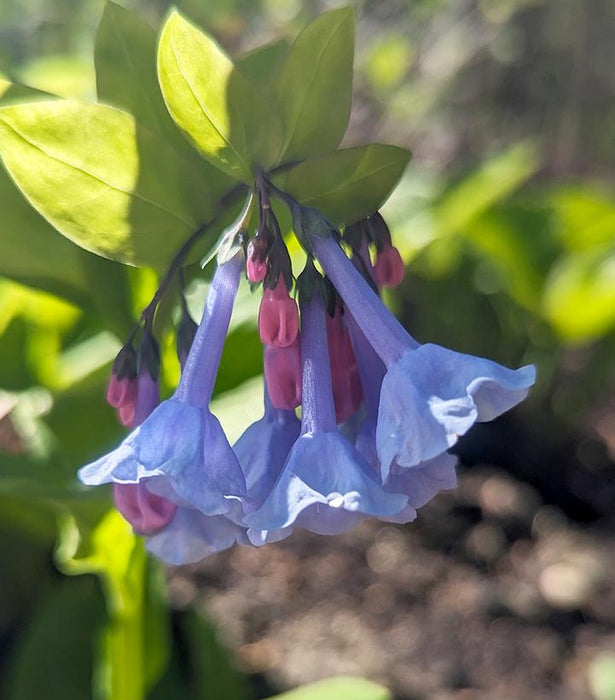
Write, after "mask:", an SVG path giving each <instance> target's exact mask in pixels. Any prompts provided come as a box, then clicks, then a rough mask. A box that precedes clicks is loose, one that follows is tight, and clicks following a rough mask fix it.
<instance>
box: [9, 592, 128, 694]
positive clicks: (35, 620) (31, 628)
mask: <svg viewBox="0 0 615 700" xmlns="http://www.w3.org/2000/svg"><path fill="white" fill-rule="evenodd" d="M103 621H104V606H103V601H102V596H101V595H100V590H99V589H98V586H97V585H96V581H95V580H94V579H82V580H80V581H68V580H63V581H62V582H61V583H60V584H59V585H58V586H57V587H56V588H55V589H54V590H53V592H52V593H51V594H50V595H49V596H48V597H47V598H46V599H45V600H44V601H41V603H40V604H39V605H38V606H37V608H35V610H34V611H33V613H32V617H31V620H30V621H29V624H28V625H27V626H26V628H25V630H24V632H23V633H22V635H21V638H20V639H19V640H18V643H17V645H16V647H15V652H14V657H13V659H12V663H11V665H12V668H11V669H10V671H9V674H8V675H9V678H8V692H7V695H6V697H7V700H37V699H39V698H41V697H45V698H47V699H48V700H83V698H90V697H91V689H92V673H93V671H94V663H93V659H94V651H95V648H94V647H95V639H96V633H97V632H98V631H99V630H100V628H101V626H102V624H103ZM118 697H119V696H118Z"/></svg>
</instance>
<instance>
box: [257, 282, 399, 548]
mask: <svg viewBox="0 0 615 700" xmlns="http://www.w3.org/2000/svg"><path fill="white" fill-rule="evenodd" d="M302 327H303V330H302V333H301V356H302V363H303V403H302V415H301V436H300V437H299V439H298V440H297V441H296V442H295V444H294V445H293V447H292V448H291V451H290V454H289V455H288V459H287V460H286V464H285V465H284V469H283V470H282V473H281V474H280V476H279V478H278V480H277V481H276V483H275V485H274V486H273V488H272V490H271V492H270V493H269V495H268V497H267V498H266V500H265V501H264V503H263V505H262V506H261V507H260V508H259V509H258V510H257V511H256V512H255V513H253V514H251V515H248V516H246V517H245V519H244V522H245V523H246V525H248V528H249V529H248V537H249V538H250V541H251V542H252V543H253V544H263V543H264V542H267V541H271V539H272V538H276V539H277V538H279V536H280V531H286V533H288V532H290V529H291V528H292V527H293V526H302V527H305V528H307V529H308V530H311V531H312V532H316V533H318V534H335V533H339V532H343V531H345V530H348V529H350V528H352V527H353V526H354V525H355V524H356V523H357V522H359V521H360V520H361V519H362V518H365V517H367V516H377V517H380V516H394V515H396V514H398V513H400V511H402V510H403V509H404V507H405V506H406V504H407V500H408V499H407V498H406V497H405V496H403V495H398V494H387V493H386V492H385V491H384V489H383V488H382V485H381V484H380V481H379V479H378V476H377V474H376V473H375V472H374V470H373V469H372V468H371V467H370V466H369V465H368V464H367V463H366V462H365V461H364V460H363V459H362V458H361V456H360V455H359V453H358V452H357V451H356V450H355V448H354V447H353V445H351V444H350V443H349V442H347V441H346V440H345V439H344V438H343V437H342V436H341V435H340V433H339V432H338V430H337V426H336V420H335V408H334V405H333V396H332V388H331V374H330V369H329V355H328V348H327V330H326V323H325V312H324V309H323V306H322V302H321V300H320V297H319V295H318V294H314V296H313V298H312V300H311V301H310V302H309V303H307V304H302Z"/></svg>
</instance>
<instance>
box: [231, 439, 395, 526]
mask: <svg viewBox="0 0 615 700" xmlns="http://www.w3.org/2000/svg"><path fill="white" fill-rule="evenodd" d="M406 503H407V498H406V497H405V496H403V495H401V494H388V493H386V492H385V491H384V489H383V488H382V486H381V485H380V483H379V482H378V480H377V476H376V475H375V472H374V471H373V469H371V468H370V467H369V465H368V464H366V463H365V462H364V460H363V459H362V458H361V456H360V455H359V454H358V452H357V451H356V450H355V449H354V447H353V446H352V445H351V444H350V443H348V442H347V441H346V440H344V438H342V437H341V435H340V434H339V433H338V432H337V431H336V432H317V433H315V434H311V433H306V434H304V435H302V436H301V437H300V438H299V439H298V440H297V442H296V443H295V444H294V446H293V448H292V450H291V452H290V455H289V457H288V460H287V462H286V465H285V467H284V470H283V472H282V474H281V475H280V478H279V479H278V481H277V482H276V484H275V486H274V487H273V490H272V491H271V493H270V495H269V497H268V498H267V500H266V501H265V502H264V503H263V505H262V506H261V508H260V509H259V510H258V511H256V512H255V513H253V514H251V515H248V516H246V518H245V519H244V522H245V523H246V525H247V526H248V528H249V531H248V536H249V537H250V538H251V539H253V537H252V531H256V532H259V531H263V530H268V531H271V530H279V529H283V528H288V527H290V526H292V525H294V524H297V525H298V524H300V523H299V518H300V516H301V515H302V514H303V513H304V512H305V511H306V510H307V509H309V508H311V507H313V506H315V505H317V504H318V505H319V506H320V508H318V509H317V510H316V509H314V508H312V511H311V512H310V513H305V515H304V516H303V518H304V522H302V523H301V524H302V525H303V526H304V527H307V528H308V529H313V528H314V531H317V532H320V531H322V530H323V529H324V530H325V531H327V532H328V533H329V534H332V532H331V529H332V530H333V531H334V532H340V531H342V530H343V529H348V528H347V527H346V526H345V524H346V523H347V522H348V520H350V521H351V523H350V527H352V526H354V524H356V522H357V521H358V520H360V517H357V516H361V517H365V516H381V515H394V514H396V513H398V512H399V511H401V510H402V509H403V508H404V507H405V505H406ZM338 513H339V515H338ZM317 515H318V517H316V516H317ZM349 515H350V516H351V517H350V518H349V517H348V516H349ZM312 516H313V517H312ZM318 521H321V522H322V527H321V526H320V525H318ZM329 521H330V523H331V525H327V523H328V522H329Z"/></svg>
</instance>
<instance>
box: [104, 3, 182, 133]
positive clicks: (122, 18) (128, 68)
mask: <svg viewBox="0 0 615 700" xmlns="http://www.w3.org/2000/svg"><path fill="white" fill-rule="evenodd" d="M94 64H95V66H96V88H97V92H98V98H99V100H101V101H102V102H107V103H108V104H111V105H113V106H115V107H119V108H121V109H124V110H126V111H127V112H130V113H131V114H132V115H133V116H134V117H135V119H136V120H137V122H139V124H141V125H142V126H144V127H146V128H148V129H149V130H150V131H152V132H154V133H157V134H160V135H161V136H162V135H164V134H165V131H166V130H167V128H168V124H167V122H170V121H171V120H170V118H169V114H168V112H167V110H166V107H165V105H164V101H163V99H162V95H161V93H160V88H159V86H158V80H157V78H156V32H155V31H154V29H153V28H152V27H151V26H150V25H149V24H148V23H147V22H146V21H145V20H144V19H142V18H141V16H140V15H138V14H137V13H135V12H132V11H130V10H127V9H126V8H124V7H122V6H121V5H117V4H116V3H114V2H107V3H106V4H105V9H104V11H103V15H102V19H101V20H100V25H99V26H98V32H97V34H96V46H95V49H94Z"/></svg>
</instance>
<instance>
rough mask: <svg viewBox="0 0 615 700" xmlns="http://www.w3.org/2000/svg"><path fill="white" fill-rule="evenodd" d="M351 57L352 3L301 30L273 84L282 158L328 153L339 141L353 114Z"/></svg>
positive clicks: (352, 53) (317, 19)
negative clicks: (282, 140)
mask: <svg viewBox="0 0 615 700" xmlns="http://www.w3.org/2000/svg"><path fill="white" fill-rule="evenodd" d="M353 57H354V10H353V9H352V8H349V7H346V8H342V9H340V10H333V11H332V12H327V13H325V14H323V15H320V17H317V18H316V19H315V20H314V21H313V22H312V23H311V24H309V25H308V26H307V27H306V28H305V29H304V30H303V31H302V32H301V34H299V36H298V37H297V40H296V41H295V43H294V44H293V45H292V46H291V48H290V50H289V52H288V57H287V58H286V61H285V63H284V65H283V66H282V69H281V71H280V75H279V78H278V80H277V81H276V86H275V94H276V96H277V102H278V106H279V109H280V112H281V114H282V123H283V126H284V133H285V136H284V148H283V149H282V158H283V160H285V161H289V160H294V159H301V158H305V157H306V156H312V155H314V154H318V153H324V152H326V151H330V150H332V149H333V148H335V147H336V146H337V145H338V144H339V143H340V141H341V140H342V137H343V136H344V133H345V131H346V127H347V126H348V119H349V117H350V105H351V101H352V62H353Z"/></svg>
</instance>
